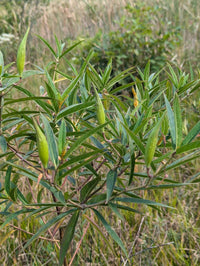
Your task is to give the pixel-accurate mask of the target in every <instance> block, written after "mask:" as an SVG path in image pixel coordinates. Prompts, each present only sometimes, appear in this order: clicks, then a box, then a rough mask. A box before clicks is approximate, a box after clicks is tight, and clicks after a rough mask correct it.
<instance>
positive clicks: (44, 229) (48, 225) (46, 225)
mask: <svg viewBox="0 0 200 266" xmlns="http://www.w3.org/2000/svg"><path fill="white" fill-rule="evenodd" d="M34 210H35V209H34ZM76 210H77V208H73V209H71V210H69V211H66V212H64V213H61V214H60V215H58V216H56V217H54V218H53V219H51V220H49V221H48V222H47V223H46V224H44V225H43V226H41V227H40V229H39V230H38V231H37V233H36V234H34V235H33V236H32V237H31V238H30V239H29V240H28V242H27V243H26V245H25V246H24V248H27V247H28V246H29V245H30V244H31V243H32V242H33V241H34V240H35V239H37V238H38V237H39V236H40V235H41V234H42V233H43V232H45V231H47V230H48V228H49V227H51V226H52V225H54V224H56V223H57V222H58V221H60V220H61V219H63V218H64V217H66V216H67V215H69V214H70V213H72V212H74V211H76Z"/></svg>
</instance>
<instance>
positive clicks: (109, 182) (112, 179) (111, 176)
mask: <svg viewBox="0 0 200 266" xmlns="http://www.w3.org/2000/svg"><path fill="white" fill-rule="evenodd" d="M116 180H117V169H114V170H110V171H109V172H108V174H107V177H106V187H107V198H106V202H108V201H109V199H110V197H111V196H112V193H113V190H114V187H115V183H116Z"/></svg>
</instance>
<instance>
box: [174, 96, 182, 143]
mask: <svg viewBox="0 0 200 266" xmlns="http://www.w3.org/2000/svg"><path fill="white" fill-rule="evenodd" d="M174 118H175V125H176V127H175V131H176V148H178V147H179V146H180V145H181V142H182V117H181V107H180V101H179V98H178V95H177V93H176V94H175V99H174Z"/></svg>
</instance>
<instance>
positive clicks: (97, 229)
mask: <svg viewBox="0 0 200 266" xmlns="http://www.w3.org/2000/svg"><path fill="white" fill-rule="evenodd" d="M83 216H84V218H85V219H86V220H87V221H88V222H90V224H91V225H92V226H93V227H94V228H95V229H96V231H97V232H98V233H99V234H100V236H101V237H102V238H103V240H104V241H105V243H106V246H107V247H109V248H110V250H111V251H112V252H113V254H114V255H116V254H115V250H114V248H113V247H112V246H111V244H110V242H109V241H108V239H107V237H105V236H104V234H103V232H102V231H101V228H100V227H99V226H98V225H97V224H96V223H95V222H94V221H93V220H92V219H90V218H89V217H88V216H86V215H84V214H83Z"/></svg>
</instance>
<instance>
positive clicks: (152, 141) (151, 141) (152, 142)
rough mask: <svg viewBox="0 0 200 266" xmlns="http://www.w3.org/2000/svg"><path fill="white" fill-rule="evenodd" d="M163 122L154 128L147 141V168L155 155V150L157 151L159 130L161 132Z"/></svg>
mask: <svg viewBox="0 0 200 266" xmlns="http://www.w3.org/2000/svg"><path fill="white" fill-rule="evenodd" d="M160 122H161V120H159V121H158V123H157V124H156V125H155V127H154V128H153V130H152V131H151V133H150V135H149V137H148V140H147V144H146V148H145V154H144V159H145V163H146V166H147V167H149V166H150V164H151V162H152V160H153V157H154V154H155V150H156V146H157V142H158V134H159V130H160V124H161V123H160Z"/></svg>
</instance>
